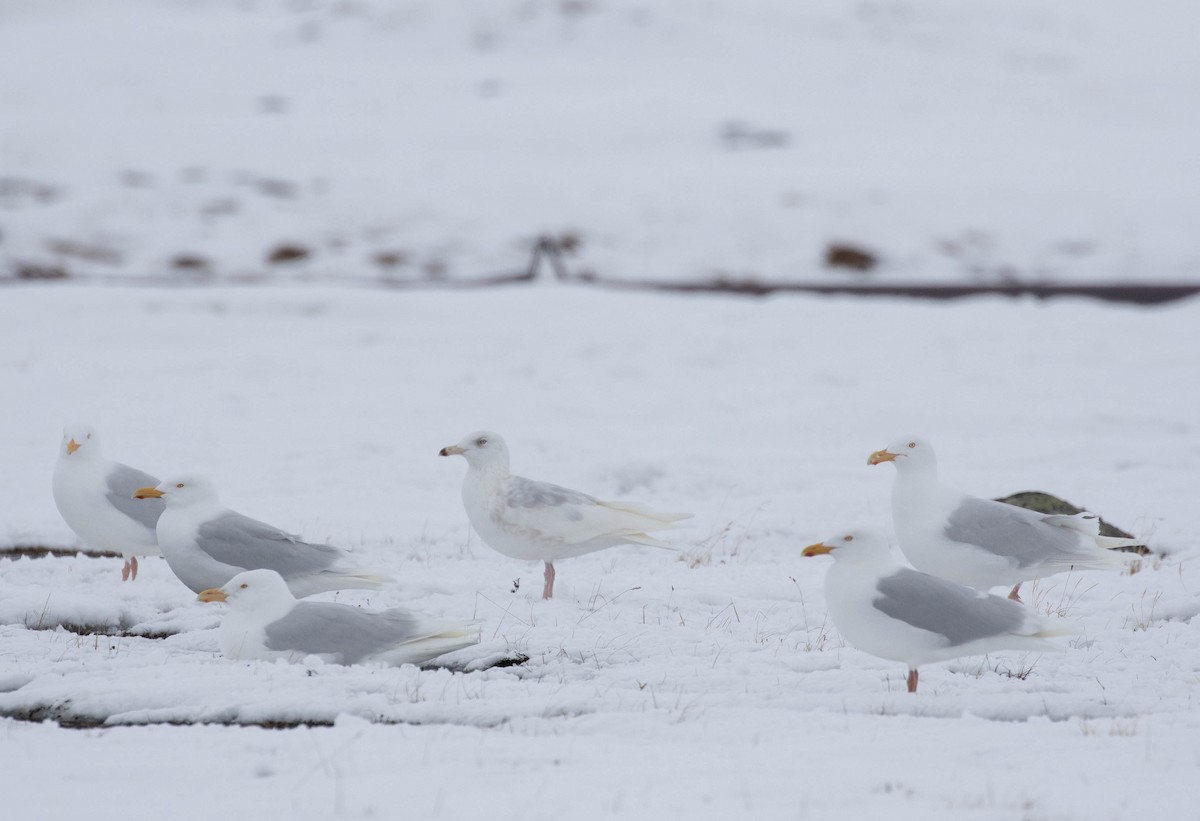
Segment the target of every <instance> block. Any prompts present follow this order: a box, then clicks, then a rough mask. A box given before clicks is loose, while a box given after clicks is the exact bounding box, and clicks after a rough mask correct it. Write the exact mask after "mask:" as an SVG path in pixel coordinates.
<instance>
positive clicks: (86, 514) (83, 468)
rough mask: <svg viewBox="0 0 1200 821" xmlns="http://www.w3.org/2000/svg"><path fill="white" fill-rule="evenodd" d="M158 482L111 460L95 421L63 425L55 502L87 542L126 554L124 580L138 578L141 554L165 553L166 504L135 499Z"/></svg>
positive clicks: (57, 465)
mask: <svg viewBox="0 0 1200 821" xmlns="http://www.w3.org/2000/svg"><path fill="white" fill-rule="evenodd" d="M157 483H158V479H155V478H154V477H153V476H151V475H150V474H149V473H144V472H142V471H140V470H138V469H137V468H131V467H130V466H129V465H123V464H121V463H120V462H114V461H112V460H111V459H105V458H104V454H103V453H101V449H100V437H99V436H98V435H97V434H96V431H95V429H94V428H92V427H91V426H90V425H68V426H67V427H65V428H63V437H62V445H61V447H60V448H59V451H58V462H57V463H56V464H55V465H54V481H53V483H52V487H53V490H54V504H55V505H57V506H58V512H59V513H60V514H61V515H62V517H63V520H64V521H65V522H66V523H67V526H68V527H70V528H71V530H74V531H75V533H76V534H78V536H79V538H81V539H83V541H84V542H85V543H87V544H89V545H91V546H92V547H96V548H100V549H101V550H112V551H115V552H118V553H120V554H121V555H123V556H124V557H125V566H124V567H123V568H121V579H122V580H125V581H128V580H130V579H136V578H137V574H138V560H137V557H138V556H157V555H159V549H158V537H157V535H156V534H155V531H154V528H155V524H156V523H157V522H158V517H159V515H160V514H161V513H162V512H163V504H162V502H148V503H139V502H136V501H134V500H133V498H132V494H133V491H134V490H135V489H136V488H139V487H142V486H144V485H152V484H157Z"/></svg>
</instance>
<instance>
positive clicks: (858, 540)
mask: <svg viewBox="0 0 1200 821" xmlns="http://www.w3.org/2000/svg"><path fill="white" fill-rule="evenodd" d="M826 553H828V554H829V555H830V556H832V557H833V559H834V562H833V566H832V567H830V568H829V572H828V573H827V574H826V576H825V603H826V606H827V607H828V608H829V616H830V618H832V619H833V624H834V626H835V627H837V629H838V632H839V633H841V634H842V638H844V639H845V640H846V641H847V642H849V643H850V644H852V645H853V646H855V647H857V648H858V649H859V650H862V651H863V652H864V653H870V654H871V655H873V656H878V657H879V658H883V659H889V660H892V661H902V662H904V663H905V664H906V665H908V691H909V692H910V693H915V692H916V691H917V679H918V673H917V668H919V667H920V666H921V665H922V664H928V663H930V662H935V661H947V660H949V659H953V658H958V657H959V656H973V655H979V654H983V653H990V652H992V651H993V650H1002V649H1011V650H1060V649H1062V648H1060V647H1058V646H1056V645H1054V644H1053V643H1051V642H1049V641H1047V640H1046V639H1047V638H1049V637H1053V636H1065V635H1073V634H1075V633H1078V632H1079V631H1078V629H1077V628H1074V627H1067V626H1064V627H1052V626H1050V625H1048V624H1047V623H1046V622H1044V621H1042V620H1041V619H1039V618H1038V617H1037V616H1036V615H1034V613H1033V612H1032V611H1030V610H1029V609H1028V608H1026V607H1025V606H1024V605H1022V604H1019V603H1018V602H1014V601H1009V600H1008V599H1005V598H1002V597H1000V596H992V595H989V594H987V593H980V592H978V591H976V590H972V589H971V588H970V587H965V586H963V585H960V584H955V583H954V582H950V581H946V580H945V579H939V578H938V577H937V576H931V575H929V574H928V573H922V572H920V571H918V570H913V569H911V568H908V567H903V566H901V565H899V564H897V563H896V562H895V561H894V560H893V559H892V557H891V554H890V553H889V551H888V547H887V543H886V542H885V541H884V540H883V537H882V536H879V535H878V534H875V533H872V532H871V531H867V530H847V531H845V532H843V533H840V534H838V535H837V536H836V537H834V538H832V539H827V540H825V541H824V542H818V543H817V544H813V545H809V546H808V547H806V548H804V553H803V555H805V556H821V555H824V554H826Z"/></svg>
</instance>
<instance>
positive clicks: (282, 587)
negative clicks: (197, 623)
mask: <svg viewBox="0 0 1200 821" xmlns="http://www.w3.org/2000/svg"><path fill="white" fill-rule="evenodd" d="M198 598H199V599H200V601H202V602H226V603H228V604H229V612H228V613H227V614H226V615H225V617H224V619H222V620H221V628H220V633H219V640H220V643H221V652H222V653H223V654H224V655H225V656H226V657H227V658H231V659H266V660H274V659H280V658H283V659H287V660H288V661H299V660H300V659H303V658H304V657H305V656H320V657H321V658H322V659H324V660H325V661H327V662H331V663H333V664H362V663H364V662H373V661H379V662H383V663H385V664H391V665H395V666H399V665H401V664H424V663H425V662H427V661H429V660H430V659H434V658H437V657H438V656H440V655H443V654H445V653H450V652H453V651H454V650H461V649H462V648H464V647H470V646H471V645H473V644H478V643H479V625H478V623H477V622H473V621H430V620H427V619H425V618H423V617H422V616H420V615H418V614H416V613H412V612H410V611H408V610H404V609H402V608H399V607H396V608H393V609H390V610H382V611H380V610H363V609H361V608H358V607H351V606H350V605H347V604H336V603H333V602H309V601H297V600H296V597H295V596H293V595H292V591H291V590H289V589H288V583H287V582H286V581H284V580H283V577H282V576H280V575H279V574H278V573H276V572H275V571H274V570H268V569H266V568H260V569H258V570H246V571H244V572H242V573H238V574H237V575H236V576H234V577H233V578H232V579H230V580H229V581H228V582H226V583H225V584H224V585H222V586H221V587H213V588H209V589H207V590H201V591H200V595H199V596H198Z"/></svg>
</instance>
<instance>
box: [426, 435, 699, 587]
mask: <svg viewBox="0 0 1200 821" xmlns="http://www.w3.org/2000/svg"><path fill="white" fill-rule="evenodd" d="M440 453H441V455H442V456H462V457H464V458H465V459H466V460H467V466H468V470H467V476H466V479H465V480H464V481H463V489H462V495H463V506H464V507H466V509H467V518H468V519H470V520H471V524H472V526H474V528H475V532H476V533H478V534H479V537H480V538H481V539H483V541H485V542H487V544H488V545H489V546H490V547H492V548H493V549H494V550H496V551H497V552H499V553H503V554H504V555H505V556H510V557H512V558H514V559H526V560H537V561H541V562H545V564H546V571H545V586H544V587H543V589H542V598H544V599H549V598H551V597H553V595H554V562H556V561H558V560H559V559H569V558H571V557H573V556H582V555H583V554H584V553H591V552H592V551H594V550H603V549H604V548H606V547H612V546H613V545H619V544H644V545H651V546H654V547H668V545H667V544H665V543H663V542H660V541H659V540H658V539H655V538H654V537H653V536H649V535H647V531H651V530H668V529H672V528H673V527H675V524H674V523H675V522H677V521H679V520H680V519H688V518H691V514H690V513H656V512H654V511H653V510H650V509H649V508H647V507H644V506H642V505H639V504H634V503H632V502H602V501H600V500H599V499H596V498H594V497H592V496H589V495H587V494H586V493H580V492H579V491H577V490H570V489H568V488H565V487H559V486H558V485H552V484H549V483H547V482H535V481H533V480H532V479H525V478H523V477H521V476H513V475H512V474H511V473H509V472H508V446H507V445H506V444H505V443H504V439H503V438H502V437H501V436H500V435H499V434H497V433H491V432H490V431H478V432H476V433H472V434H471V435H470V436H468V437H466V438H465V439H463V440H462V441H461V442H459V443H458V444H457V445H450V446H449V447H444V448H442V449H441V451H440Z"/></svg>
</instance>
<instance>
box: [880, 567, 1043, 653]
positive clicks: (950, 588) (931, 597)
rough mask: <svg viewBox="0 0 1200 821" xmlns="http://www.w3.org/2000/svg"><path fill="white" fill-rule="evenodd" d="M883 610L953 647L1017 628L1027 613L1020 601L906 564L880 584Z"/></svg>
mask: <svg viewBox="0 0 1200 821" xmlns="http://www.w3.org/2000/svg"><path fill="white" fill-rule="evenodd" d="M876 589H877V590H878V591H879V597H878V598H876V599H875V600H874V602H873V604H874V605H875V608H876V609H877V610H879V611H881V612H882V613H884V614H886V615H888V616H891V617H892V618H894V619H898V620H900V621H902V622H905V623H907V624H911V625H912V626H913V627H917V628H920V629H921V630H928V631H929V632H931V633H936V634H938V635H940V636H944V637H945V639H946V646H947V647H956V646H958V645H961V644H967V643H968V642H972V641H978V640H979V639H986V638H991V637H992V636H1000V635H1003V634H1005V633H1010V632H1016V631H1018V630H1019V629H1020V628H1021V625H1022V624H1024V622H1025V618H1026V616H1027V611H1026V610H1025V608H1023V607H1022V606H1021V605H1019V604H1017V603H1016V602H1012V601H1009V600H1008V599H1001V598H998V597H996V596H980V595H978V594H976V593H975V592H974V591H973V590H971V589H969V588H966V587H963V586H961V585H958V584H954V583H952V582H947V581H945V580H943V579H939V578H937V577H936V576H930V575H928V574H926V573H919V572H917V571H915V570H909V569H908V568H906V567H905V568H901V569H899V570H898V571H897V572H895V573H893V574H892V575H890V576H885V577H883V578H881V579H880V580H879V582H878V583H877V584H876Z"/></svg>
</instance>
